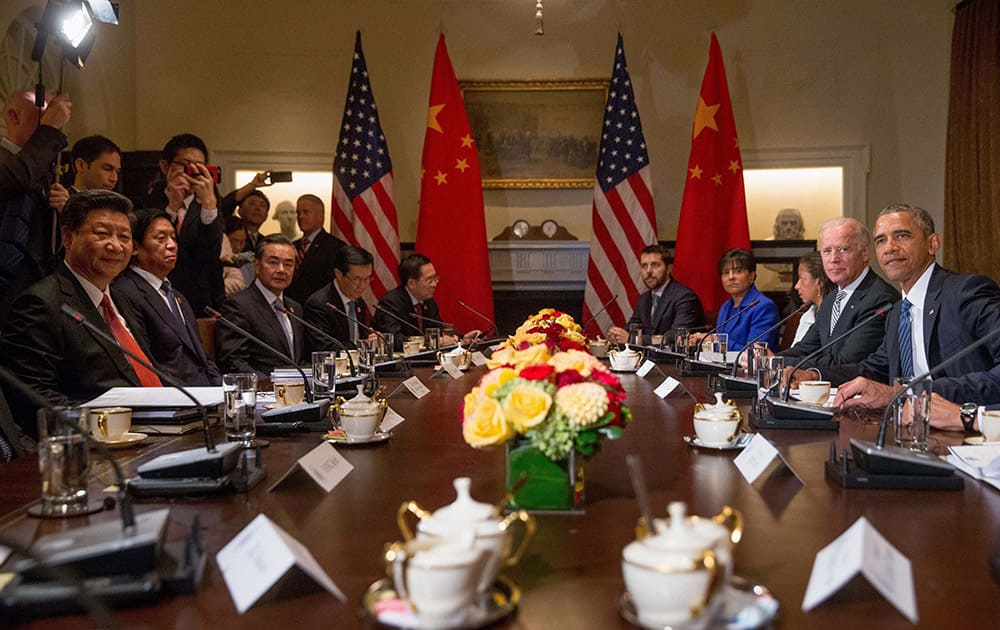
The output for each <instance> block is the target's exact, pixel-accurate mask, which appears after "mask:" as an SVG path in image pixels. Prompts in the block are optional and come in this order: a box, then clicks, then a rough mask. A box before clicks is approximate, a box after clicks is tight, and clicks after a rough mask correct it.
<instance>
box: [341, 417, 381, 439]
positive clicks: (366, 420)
mask: <svg viewBox="0 0 1000 630" xmlns="http://www.w3.org/2000/svg"><path fill="white" fill-rule="evenodd" d="M381 419H382V414H367V415H359V416H352V415H349V414H346V413H343V412H341V414H340V428H342V429H343V430H344V433H345V434H346V435H347V441H348V442H359V441H361V442H363V441H365V440H370V439H371V437H372V436H373V435H375V429H377V428H378V425H379V421H380V420H381Z"/></svg>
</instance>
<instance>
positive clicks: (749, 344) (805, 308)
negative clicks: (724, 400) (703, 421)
mask: <svg viewBox="0 0 1000 630" xmlns="http://www.w3.org/2000/svg"><path fill="white" fill-rule="evenodd" d="M812 305H813V303H812V302H811V301H809V300H807V301H806V302H804V303H803V304H802V306H800V307H799V308H797V309H795V311H794V312H792V314H791V315H789V316H788V317H786V318H784V319H782V320H781V321H780V322H778V323H777V324H775V325H774V326H771V327H770V328H768V329H767V330H765V331H764V332H762V333H760V334H759V335H757V336H756V337H754V338H753V339H751V340H750V341H748V342H747V345H745V346H743V349H742V350H740V351H739V353H737V355H736V360H735V361H733V376H736V370H737V368H738V367H739V365H740V357H741V356H742V355H743V353H744V352H747V371H748V372H749V370H750V362H751V361H753V352H752V351H750V352H748V349H749V348H752V347H753V344H755V343H757V342H758V341H760V340H761V339H763V338H764V337H767V336H768V335H770V334H771V333H772V332H774V331H775V330H777V329H778V328H781V325H782V324H784V323H785V322H787V321H788V320H790V319H791V318H793V317H795V316H796V315H799V314H801V313H805V312H806V311H808V310H809V309H810V308H812Z"/></svg>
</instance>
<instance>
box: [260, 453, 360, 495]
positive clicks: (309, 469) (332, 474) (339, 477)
mask: <svg viewBox="0 0 1000 630" xmlns="http://www.w3.org/2000/svg"><path fill="white" fill-rule="evenodd" d="M298 470H304V471H305V472H306V474H308V475H309V476H310V477H311V478H312V480H313V481H315V482H316V483H317V484H319V487H321V488H323V490H325V491H326V492H330V491H331V490H333V489H334V488H335V487H337V484H339V483H340V482H341V481H343V480H344V477H346V476H347V475H348V473H350V472H351V471H352V470H354V466H352V465H351V462H349V461H347V460H346V459H344V456H343V455H341V454H340V453H338V452H337V449H335V448H334V447H333V444H330V443H329V442H321V443H320V444H319V445H318V446H317V447H316V448H314V449H312V450H311V451H309V452H308V453H306V454H305V455H303V456H302V457H300V458H298V459H297V460H296V461H295V463H294V464H292V466H291V468H289V469H288V470H287V471H285V474H283V475H282V476H281V477H280V478H278V480H277V481H275V482H274V483H273V484H271V487H270V488H268V489H267V491H268V492H271V491H272V490H274V489H275V488H277V487H278V486H279V485H281V483H282V482H284V481H285V480H286V479H288V478H289V477H290V476H292V474H293V473H295V472H296V471H298Z"/></svg>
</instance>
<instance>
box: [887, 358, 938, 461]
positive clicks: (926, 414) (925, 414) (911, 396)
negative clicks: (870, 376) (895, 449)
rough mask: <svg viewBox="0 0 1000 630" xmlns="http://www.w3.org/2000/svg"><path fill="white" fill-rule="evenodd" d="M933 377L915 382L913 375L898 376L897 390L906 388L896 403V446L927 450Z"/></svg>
mask: <svg viewBox="0 0 1000 630" xmlns="http://www.w3.org/2000/svg"><path fill="white" fill-rule="evenodd" d="M931 380H932V379H931V378H930V377H928V378H926V379H924V380H921V381H920V382H917V383H914V382H913V381H914V379H913V378H912V377H902V376H900V377H897V378H896V390H897V391H899V390H900V389H905V390H906V393H904V394H903V395H902V396H901V397H900V398H899V401H898V402H897V403H896V446H902V447H903V448H908V449H910V450H912V451H923V452H927V437H928V434H929V433H930V426H931V413H930V411H931V391H932V384H931Z"/></svg>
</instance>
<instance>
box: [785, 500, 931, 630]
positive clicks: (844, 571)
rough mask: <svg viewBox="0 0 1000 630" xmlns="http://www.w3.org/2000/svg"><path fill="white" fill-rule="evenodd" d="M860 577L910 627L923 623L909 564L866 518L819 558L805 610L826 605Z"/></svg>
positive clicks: (806, 598)
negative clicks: (900, 615) (884, 599)
mask: <svg viewBox="0 0 1000 630" xmlns="http://www.w3.org/2000/svg"><path fill="white" fill-rule="evenodd" d="M858 573H861V574H862V575H864V576H865V579H867V580H868V582H869V583H870V584H871V585H872V586H874V587H875V589H876V590H877V591H878V592H879V593H881V594H882V596H883V597H885V598H886V599H887V600H889V603H891V604H892V605H893V606H895V607H896V610H898V611H899V612H901V613H902V614H903V615H904V616H905V617H906V618H907V619H909V620H910V622H911V623H917V622H918V621H919V620H920V619H919V617H918V616H917V596H916V592H915V591H914V589H913V568H912V567H911V566H910V560H909V559H908V558H907V557H906V556H904V555H903V554H902V553H900V552H899V550H898V549H896V548H895V547H893V546H892V545H891V544H890V543H889V541H888V540H886V539H885V538H884V537H883V536H882V534H880V533H879V531H878V530H877V529H875V528H874V527H873V526H872V524H871V523H869V522H868V519H866V518H865V517H863V516H862V517H861V518H859V519H858V520H856V521H854V524H853V525H851V526H850V527H849V528H848V529H847V531H846V532H844V533H843V534H841V535H840V537H839V538H837V539H836V540H834V541H833V542H832V543H830V544H829V545H827V546H826V547H824V548H823V549H821V550H820V551H819V553H817V554H816V560H815V562H813V568H812V573H811V574H810V576H809V585H808V586H806V595H805V598H804V599H803V600H802V610H804V611H806V612H808V611H810V610H812V609H813V608H815V607H816V606H818V605H819V604H821V603H823V602H824V601H825V600H826V599H827V598H828V597H830V596H831V595H833V594H834V593H836V592H837V591H839V590H840V589H841V588H843V586H844V584H846V583H847V582H848V581H849V580H850V579H851V578H853V577H854V576H855V575H857V574H858Z"/></svg>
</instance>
